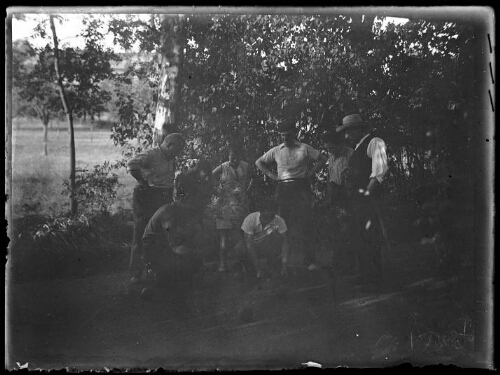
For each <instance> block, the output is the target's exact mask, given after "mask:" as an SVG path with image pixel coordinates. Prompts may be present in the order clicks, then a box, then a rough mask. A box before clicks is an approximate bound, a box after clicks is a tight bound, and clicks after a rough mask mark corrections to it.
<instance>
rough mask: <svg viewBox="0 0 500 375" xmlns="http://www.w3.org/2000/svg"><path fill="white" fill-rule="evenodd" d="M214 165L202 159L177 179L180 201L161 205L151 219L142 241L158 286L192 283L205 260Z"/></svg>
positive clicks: (147, 262)
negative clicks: (204, 224) (203, 252)
mask: <svg viewBox="0 0 500 375" xmlns="http://www.w3.org/2000/svg"><path fill="white" fill-rule="evenodd" d="M211 175H212V167H211V165H210V163H208V162H206V161H201V162H198V164H197V165H196V166H195V167H194V168H193V169H191V170H188V171H186V172H182V173H181V174H180V175H179V176H178V177H177V179H176V183H175V189H176V200H175V201H174V202H173V203H170V204H166V205H163V206H162V207H160V208H159V209H158V210H157V211H156V212H155V214H154V215H153V217H152V218H151V220H150V221H149V222H148V225H147V226H146V229H145V230H144V235H143V237H142V242H143V246H144V263H145V264H146V266H147V268H148V272H149V273H151V274H153V279H154V285H155V286H156V287H174V288H175V287H176V286H178V285H180V284H181V283H184V284H186V283H187V284H190V283H191V282H192V279H193V276H194V274H195V273H196V272H197V271H198V270H199V269H200V268H201V266H202V261H201V257H200V256H199V254H197V250H198V249H199V248H200V247H201V245H202V243H203V233H202V227H201V223H202V215H203V210H204V208H205V206H206V205H207V203H208V202H209V199H210V196H211V192H212V182H211Z"/></svg>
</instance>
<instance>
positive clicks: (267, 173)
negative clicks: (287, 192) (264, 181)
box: [255, 157, 278, 181]
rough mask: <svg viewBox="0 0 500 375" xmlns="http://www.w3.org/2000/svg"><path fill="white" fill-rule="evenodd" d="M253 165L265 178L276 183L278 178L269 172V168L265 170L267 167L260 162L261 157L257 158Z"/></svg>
mask: <svg viewBox="0 0 500 375" xmlns="http://www.w3.org/2000/svg"><path fill="white" fill-rule="evenodd" d="M255 165H256V166H257V168H259V169H260V171H261V172H262V173H264V174H265V175H266V176H267V177H269V178H271V179H272V180H273V181H276V180H277V179H278V176H277V175H276V174H275V173H273V172H271V170H270V169H269V168H267V165H266V163H264V161H263V160H262V157H260V158H258V159H257V160H256V161H255Z"/></svg>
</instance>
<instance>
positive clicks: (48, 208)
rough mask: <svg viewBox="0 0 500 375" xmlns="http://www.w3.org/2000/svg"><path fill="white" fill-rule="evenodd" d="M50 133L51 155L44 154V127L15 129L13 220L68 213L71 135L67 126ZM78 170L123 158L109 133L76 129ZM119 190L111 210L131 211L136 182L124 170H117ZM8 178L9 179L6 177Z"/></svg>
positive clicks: (81, 128) (51, 130)
mask: <svg viewBox="0 0 500 375" xmlns="http://www.w3.org/2000/svg"><path fill="white" fill-rule="evenodd" d="M60 126H61V127H60V130H59V131H58V130H57V128H56V125H55V124H54V127H53V128H52V129H50V130H49V144H48V155H47V156H45V155H44V153H43V126H42V125H41V124H36V123H34V124H29V123H26V122H25V123H22V124H21V126H20V127H19V128H17V127H16V126H15V125H14V126H13V131H12V133H13V137H12V183H13V185H12V190H13V192H12V202H11V203H12V204H13V215H14V218H16V217H21V216H24V215H26V214H32V213H41V214H56V213H59V212H61V211H64V210H66V209H68V207H69V200H68V198H67V196H65V195H62V193H63V181H64V180H67V179H68V178H69V169H70V168H69V164H70V160H69V158H70V157H69V133H68V131H67V129H66V127H65V124H64V123H61V124H60ZM75 148H76V167H77V168H85V167H87V168H92V167H93V166H94V165H97V164H102V163H104V162H105V161H106V160H108V161H111V162H114V161H116V160H119V159H121V158H122V155H121V152H122V149H121V148H120V147H115V146H114V145H113V141H112V140H111V139H110V131H109V130H95V129H94V130H93V131H92V132H91V131H90V128H89V127H88V126H82V125H76V129H75ZM116 173H117V174H118V175H119V181H120V183H121V184H123V186H121V187H120V188H119V191H118V196H117V199H116V201H115V202H110V207H111V209H112V210H113V209H116V208H118V207H122V208H129V206H130V203H129V202H130V199H131V194H132V189H133V186H134V185H135V184H134V179H133V178H132V177H131V176H130V175H129V174H128V173H127V172H126V170H125V169H120V170H117V171H116ZM6 178H8V176H6Z"/></svg>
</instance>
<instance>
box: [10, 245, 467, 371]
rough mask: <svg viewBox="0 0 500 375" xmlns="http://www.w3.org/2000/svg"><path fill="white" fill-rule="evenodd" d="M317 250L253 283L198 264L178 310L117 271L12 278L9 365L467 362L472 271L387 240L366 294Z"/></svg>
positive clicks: (180, 366)
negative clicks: (448, 268)
mask: <svg viewBox="0 0 500 375" xmlns="http://www.w3.org/2000/svg"><path fill="white" fill-rule="evenodd" d="M319 255H320V259H319V262H318V263H319V265H320V266H322V268H320V270H318V271H308V270H307V269H306V268H301V267H299V266H298V265H299V264H300V260H301V256H300V255H297V256H294V257H292V268H291V274H290V275H289V276H288V277H287V278H286V279H281V278H275V279H270V280H263V281H262V282H260V283H256V284H253V285H252V284H248V283H245V282H242V281H241V280H239V279H237V278H236V277H235V276H234V275H233V274H232V273H228V274H226V275H221V274H218V272H216V270H215V269H216V268H215V266H216V265H215V264H207V265H206V266H207V270H206V272H204V273H203V274H202V275H199V277H198V278H197V280H196V283H195V284H196V285H195V292H194V294H193V295H192V297H191V298H189V299H188V308H187V309H180V308H179V307H178V306H177V305H176V302H175V299H174V298H173V296H172V295H171V293H170V294H169V293H168V291H160V292H157V293H156V294H155V295H153V297H152V299H150V300H144V299H142V298H140V291H141V287H138V286H130V285H129V284H128V278H127V275H126V274H125V273H115V274H106V275H97V276H89V277H86V278H79V279H65V280H53V281H47V282H36V283H23V284H17V285H11V287H10V289H9V290H8V298H7V308H8V309H7V311H8V313H9V315H8V323H7V329H8V332H7V334H8V335H7V337H8V345H7V353H8V358H7V364H8V368H11V369H12V368H19V367H20V366H23V365H24V366H26V365H27V366H28V368H29V369H36V368H42V369H60V368H70V369H79V370H83V369H100V370H102V369H105V368H107V369H113V368H120V369H124V368H128V369H145V368H148V369H153V368H159V367H162V368H163V369H168V370H214V369H221V370H243V369H247V370H248V369H283V368H287V369H292V368H302V367H304V366H305V365H304V363H307V362H308V361H312V362H315V363H318V364H321V365H322V366H323V367H324V368H332V367H337V366H349V367H389V366H396V365H398V364H401V363H406V362H409V363H411V364H412V365H416V366H422V365H431V364H439V363H443V364H455V365H457V366H461V367H462V366H463V367H469V366H472V367H474V365H473V364H474V358H473V340H472V337H473V336H472V334H473V332H472V328H471V324H472V322H471V318H473V310H472V307H473V301H474V298H473V294H472V293H473V292H472V286H473V284H474V283H473V281H472V279H471V278H472V274H470V275H469V276H466V278H469V280H465V279H464V280H456V279H455V280H451V281H449V282H445V281H444V280H440V279H439V278H437V277H436V255H435V252H434V250H433V248H432V247H431V246H421V245H419V244H418V243H415V244H394V245H393V246H391V247H390V248H387V247H386V248H384V256H383V258H384V281H383V283H382V284H381V286H380V288H378V289H377V288H376V286H374V285H371V284H367V285H362V284H361V283H360V282H359V280H358V279H357V278H356V277H355V276H339V277H337V278H336V281H335V282H334V281H333V280H332V278H331V277H330V272H329V269H328V266H329V265H330V264H331V255H330V254H329V253H328V252H323V253H320V254H319ZM245 308H246V311H245V313H244V314H246V313H248V316H243V315H242V314H240V313H241V311H242V310H243V309H245ZM455 323H456V327H455ZM443 332H444V333H443Z"/></svg>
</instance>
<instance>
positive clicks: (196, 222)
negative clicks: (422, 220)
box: [128, 114, 388, 283]
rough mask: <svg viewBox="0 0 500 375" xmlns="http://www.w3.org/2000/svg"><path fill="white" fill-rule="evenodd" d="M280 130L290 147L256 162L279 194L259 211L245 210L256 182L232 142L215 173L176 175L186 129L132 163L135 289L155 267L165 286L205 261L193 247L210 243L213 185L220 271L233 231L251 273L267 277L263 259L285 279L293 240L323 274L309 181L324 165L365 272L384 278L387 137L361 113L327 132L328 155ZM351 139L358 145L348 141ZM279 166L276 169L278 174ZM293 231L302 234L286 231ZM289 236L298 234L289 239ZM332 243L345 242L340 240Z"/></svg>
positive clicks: (288, 125)
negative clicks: (207, 223) (207, 219)
mask: <svg viewBox="0 0 500 375" xmlns="http://www.w3.org/2000/svg"><path fill="white" fill-rule="evenodd" d="M167 131H168V130H167ZM278 132H279V133H280V135H281V137H282V140H283V143H281V144H280V145H277V146H275V147H273V148H272V149H270V150H269V151H267V152H266V153H265V154H264V155H262V156H261V157H260V158H258V159H257V161H256V162H255V165H256V166H257V168H258V169H259V170H260V171H261V172H262V173H263V174H265V175H266V176H268V177H269V178H270V179H272V180H274V181H276V191H275V196H274V197H273V198H271V197H270V198H266V199H263V200H261V201H260V202H258V203H257V206H258V207H259V210H258V211H257V212H253V213H249V210H248V198H247V191H248V189H250V187H251V185H252V180H253V178H254V177H255V176H254V174H253V173H252V171H251V168H249V165H248V163H246V162H245V161H243V160H242V159H241V148H238V147H235V146H234V145H233V147H230V148H229V155H228V156H229V158H228V159H229V160H228V161H226V162H224V163H222V164H221V165H219V166H217V167H216V168H215V169H212V167H211V166H210V164H209V163H208V162H206V161H203V160H201V161H199V162H198V163H197V164H196V166H195V167H194V168H192V169H190V170H188V171H186V172H182V173H180V174H179V176H178V177H177V178H175V166H174V159H175V157H176V156H178V155H179V154H180V153H181V151H182V149H183V147H184V146H185V143H186V142H185V140H184V138H183V137H182V136H181V134H179V133H171V134H168V135H164V136H161V137H160V139H159V140H158V144H159V145H158V146H156V147H154V148H152V149H150V150H147V151H146V152H143V153H141V154H138V155H136V156H135V157H134V158H132V159H131V160H130V161H129V163H128V169H129V172H130V174H131V175H132V176H133V177H134V178H135V179H136V180H137V181H138V182H139V184H138V186H137V187H136V188H135V189H134V193H133V203H132V207H133V212H134V236H133V237H134V238H133V245H132V252H131V261H130V271H131V282H132V283H140V282H141V280H142V279H143V278H144V269H147V270H149V271H152V273H153V274H154V275H155V276H154V277H155V280H156V281H157V282H160V283H162V282H168V281H169V280H170V281H173V280H174V279H175V278H176V277H179V276H182V275H183V274H190V273H192V272H194V271H195V270H196V269H197V267H198V266H199V265H200V264H201V263H200V261H199V260H198V258H197V256H196V254H197V252H196V251H195V249H196V248H197V246H199V244H200V243H201V242H202V241H203V239H202V237H201V236H202V235H201V233H202V230H201V225H202V215H203V211H204V208H205V207H206V205H207V203H208V202H209V200H210V197H211V195H212V192H213V188H214V187H215V185H216V184H217V185H218V186H219V189H218V197H219V199H218V206H217V208H218V209H217V220H216V225H217V229H218V231H219V233H220V266H219V270H220V271H225V270H226V269H227V267H228V264H227V252H228V243H229V242H228V241H229V238H231V237H232V235H233V234H236V235H237V236H238V237H240V240H239V241H237V244H236V246H235V255H236V258H237V259H238V260H239V261H240V262H238V263H239V264H241V265H243V270H244V271H245V273H246V274H247V275H249V276H251V277H255V276H256V277H261V276H262V275H263V273H264V268H263V267H262V266H261V263H262V262H260V261H259V257H262V256H265V257H266V258H267V262H266V264H267V266H268V268H269V266H270V268H269V269H270V270H273V269H274V270H276V268H277V266H278V265H279V267H278V269H279V270H280V271H279V272H281V274H286V273H287V265H288V261H289V246H288V244H289V242H290V241H293V242H297V243H299V244H300V245H301V246H300V247H301V248H302V250H303V254H304V265H305V266H306V267H307V268H308V269H309V270H311V271H313V270H316V269H317V264H316V252H315V246H314V245H313V244H314V241H313V235H314V228H313V226H312V223H313V220H312V201H311V200H312V192H311V187H310V179H311V178H313V177H314V176H315V175H316V173H318V172H319V171H320V170H321V169H322V168H323V167H324V166H325V165H326V164H328V192H329V197H330V202H331V204H333V205H336V206H338V207H341V208H343V209H346V210H347V211H349V212H350V214H351V219H350V220H349V226H348V227H349V228H350V230H349V231H348V232H347V234H345V235H346V236H347V237H348V238H349V244H350V246H349V247H350V249H351V251H352V252H354V253H355V254H356V258H357V260H358V266H359V271H360V273H361V274H362V276H365V277H367V278H371V279H373V278H374V277H375V278H376V277H378V276H381V269H380V267H381V263H380V261H381V259H380V258H381V248H380V247H381V242H382V228H381V220H380V216H379V209H378V198H379V191H380V189H379V186H380V184H381V183H382V181H383V178H384V175H385V174H386V173H387V169H388V168H387V156H386V145H385V143H384V141H383V140H382V139H380V138H379V137H376V136H375V135H373V134H371V133H370V129H369V125H368V123H366V122H364V121H363V120H362V118H361V116H360V115H358V114H353V115H349V116H346V117H344V119H343V122H342V124H341V125H340V126H338V127H336V128H335V129H333V130H332V131H329V132H327V133H326V134H325V137H324V145H325V146H326V148H327V150H328V157H326V156H325V155H323V154H322V153H321V152H320V151H318V150H317V149H315V148H313V147H311V146H310V145H307V144H305V143H301V142H299V141H297V139H296V137H297V129H296V127H295V123H293V122H285V123H282V124H280V125H279V127H278ZM349 141H351V143H352V145H353V146H354V148H350V147H348V146H347V145H346V142H349ZM274 164H275V165H276V172H273V171H272V169H271V167H272V166H273V165H274ZM338 224H340V223H338ZM290 227H295V228H296V229H298V231H297V230H294V231H289V230H288V228H290ZM242 232H243V237H242V238H241V233H242ZM290 232H293V233H294V235H288V234H287V233H290ZM332 245H333V246H336V245H340V239H339V244H335V243H333V244H332ZM336 261H338V260H337V259H334V262H336Z"/></svg>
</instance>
